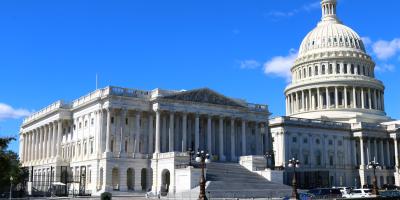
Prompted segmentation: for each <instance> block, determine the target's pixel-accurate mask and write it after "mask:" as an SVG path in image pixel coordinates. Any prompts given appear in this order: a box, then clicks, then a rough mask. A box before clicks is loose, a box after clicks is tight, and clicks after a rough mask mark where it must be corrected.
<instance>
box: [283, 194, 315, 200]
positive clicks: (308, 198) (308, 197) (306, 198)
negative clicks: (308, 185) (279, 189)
mask: <svg viewBox="0 0 400 200" xmlns="http://www.w3.org/2000/svg"><path fill="white" fill-rule="evenodd" d="M290 198H291V197H285V198H283V200H289V199H290ZM299 199H300V200H312V199H316V198H315V196H314V195H313V194H309V193H299Z"/></svg>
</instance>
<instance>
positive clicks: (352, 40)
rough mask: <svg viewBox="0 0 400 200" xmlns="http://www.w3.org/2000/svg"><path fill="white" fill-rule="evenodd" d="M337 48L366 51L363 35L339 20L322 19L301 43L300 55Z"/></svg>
mask: <svg viewBox="0 0 400 200" xmlns="http://www.w3.org/2000/svg"><path fill="white" fill-rule="evenodd" d="M335 48H341V49H348V50H353V51H356V52H357V51H358V52H360V53H365V47H364V43H363V42H362V40H361V37H360V36H359V35H358V34H357V33H356V32H355V31H353V30H352V29H351V28H349V27H347V26H345V25H343V24H342V23H340V22H339V21H333V22H332V21H328V22H325V21H322V22H320V23H319V24H318V26H317V27H316V28H315V29H314V30H312V31H311V32H310V33H308V34H307V36H306V37H305V38H304V40H303V42H302V43H301V45H300V50H299V55H300V56H305V55H307V54H314V53H317V52H325V51H329V50H334V49H335Z"/></svg>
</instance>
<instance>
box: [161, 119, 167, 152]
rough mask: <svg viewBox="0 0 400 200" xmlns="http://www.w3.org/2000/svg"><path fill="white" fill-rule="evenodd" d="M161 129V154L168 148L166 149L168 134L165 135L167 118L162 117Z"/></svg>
mask: <svg viewBox="0 0 400 200" xmlns="http://www.w3.org/2000/svg"><path fill="white" fill-rule="evenodd" d="M161 127H162V129H161V152H163V153H164V152H167V151H168V147H167V141H168V140H167V138H168V135H167V134H168V133H167V116H166V115H162V126H161Z"/></svg>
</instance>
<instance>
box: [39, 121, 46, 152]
mask: <svg viewBox="0 0 400 200" xmlns="http://www.w3.org/2000/svg"><path fill="white" fill-rule="evenodd" d="M46 132H47V129H46V125H45V126H42V127H41V134H40V135H41V136H40V138H41V139H40V159H41V160H43V159H44V158H45V156H46Z"/></svg>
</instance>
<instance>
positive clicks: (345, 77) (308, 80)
mask: <svg viewBox="0 0 400 200" xmlns="http://www.w3.org/2000/svg"><path fill="white" fill-rule="evenodd" d="M337 80H346V81H368V82H372V83H374V84H377V85H383V83H382V81H380V80H377V79H375V78H374V77H369V76H364V75H354V74H325V75H318V76H311V77H307V78H302V79H296V80H293V82H292V84H290V85H289V86H288V87H287V89H286V90H288V89H290V88H295V87H299V86H302V85H304V84H305V83H307V85H309V83H319V82H324V83H328V82H329V81H337ZM307 87H308V86H307ZM381 89H383V86H382V88H381Z"/></svg>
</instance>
